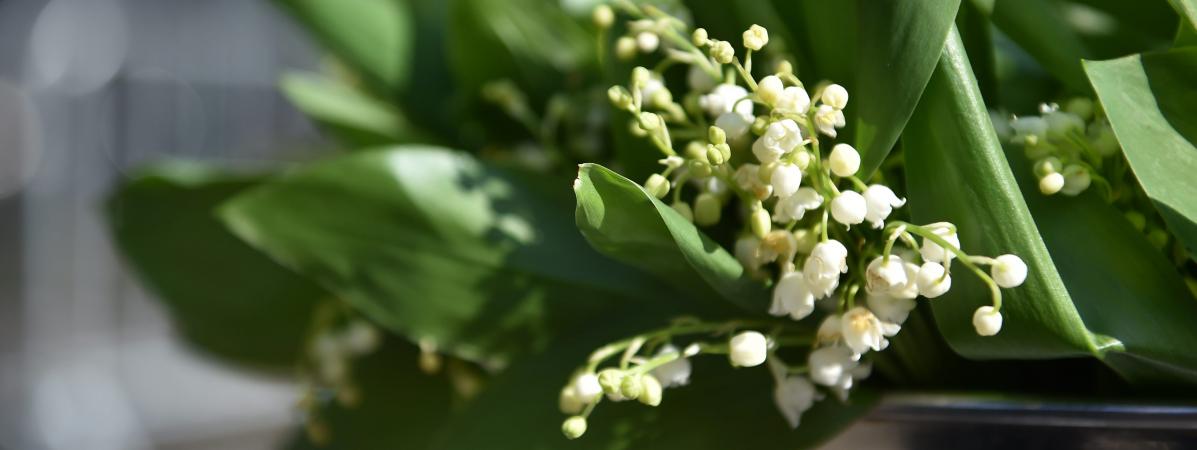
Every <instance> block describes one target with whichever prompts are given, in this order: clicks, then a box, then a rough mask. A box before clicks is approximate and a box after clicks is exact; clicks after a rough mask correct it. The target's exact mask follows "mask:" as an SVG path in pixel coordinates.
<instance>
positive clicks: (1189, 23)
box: [1168, 0, 1197, 46]
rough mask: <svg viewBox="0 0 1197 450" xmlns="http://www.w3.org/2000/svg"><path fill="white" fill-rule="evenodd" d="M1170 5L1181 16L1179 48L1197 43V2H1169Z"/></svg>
mask: <svg viewBox="0 0 1197 450" xmlns="http://www.w3.org/2000/svg"><path fill="white" fill-rule="evenodd" d="M1168 3H1169V4H1171V5H1172V8H1173V9H1175V10H1176V13H1177V14H1180V27H1179V31H1178V32H1177V39H1176V44H1177V46H1181V45H1193V44H1195V43H1197V36H1195V33H1194V32H1193V31H1194V30H1197V0H1168Z"/></svg>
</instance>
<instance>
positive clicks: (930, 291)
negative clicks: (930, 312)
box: [918, 261, 952, 298]
mask: <svg viewBox="0 0 1197 450" xmlns="http://www.w3.org/2000/svg"><path fill="white" fill-rule="evenodd" d="M918 286H919V294H922V295H923V297H927V298H935V297H939V296H941V295H943V294H945V293H947V292H948V290H949V289H951V288H952V276H951V275H949V274H948V273H947V270H946V269H944V267H943V265H942V264H940V263H937V262H935V261H927V262H924V263H923V266H922V267H920V268H919V275H918Z"/></svg>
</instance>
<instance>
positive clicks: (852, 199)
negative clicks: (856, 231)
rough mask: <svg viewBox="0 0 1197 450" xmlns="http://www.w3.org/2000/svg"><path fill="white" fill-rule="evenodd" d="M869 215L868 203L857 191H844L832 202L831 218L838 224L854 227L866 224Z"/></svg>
mask: <svg viewBox="0 0 1197 450" xmlns="http://www.w3.org/2000/svg"><path fill="white" fill-rule="evenodd" d="M868 213H869V207H868V202H867V201H865V198H864V196H863V195H860V194H859V193H857V192H856V191H843V192H840V194H839V195H837V196H835V199H834V200H832V201H831V217H832V218H833V219H835V221H836V222H839V223H842V224H844V225H848V226H852V225H857V224H860V223H861V222H864V220H865V216H866V215H868Z"/></svg>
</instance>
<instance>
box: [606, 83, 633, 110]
mask: <svg viewBox="0 0 1197 450" xmlns="http://www.w3.org/2000/svg"><path fill="white" fill-rule="evenodd" d="M607 99H609V100H611V104H612V105H615V107H616V108H619V109H622V110H624V111H631V110H632V109H633V105H632V94H630V93H628V90H627V89H624V88H623V86H611V89H607Z"/></svg>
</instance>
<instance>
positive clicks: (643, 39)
mask: <svg viewBox="0 0 1197 450" xmlns="http://www.w3.org/2000/svg"><path fill="white" fill-rule="evenodd" d="M658 45H661V38H660V37H659V36H657V33H653V32H651V31H642V32H640V34H637V35H636V48H638V49H640V51H641V52H644V53H652V52H654V51H656V50H657V46H658Z"/></svg>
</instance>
